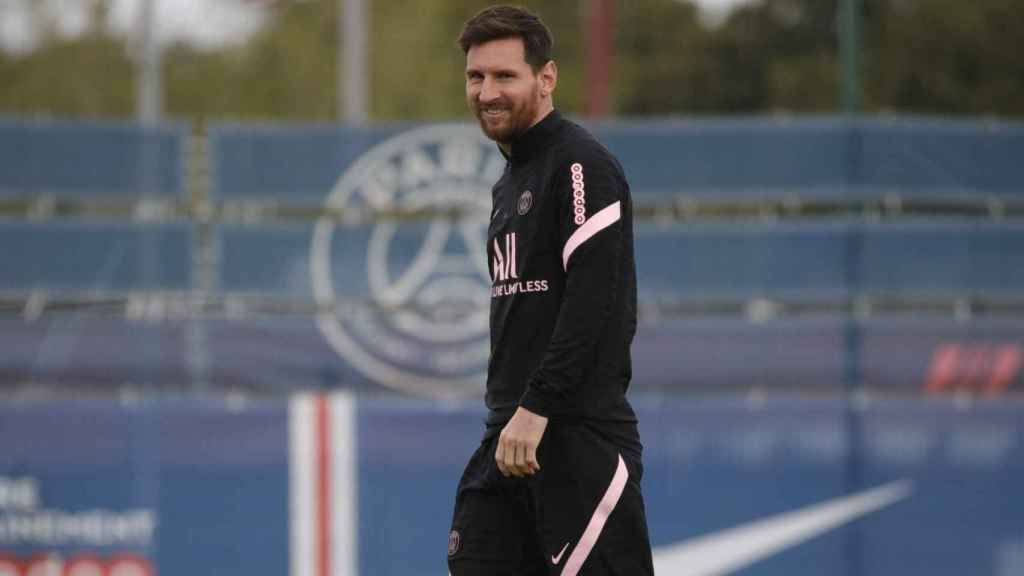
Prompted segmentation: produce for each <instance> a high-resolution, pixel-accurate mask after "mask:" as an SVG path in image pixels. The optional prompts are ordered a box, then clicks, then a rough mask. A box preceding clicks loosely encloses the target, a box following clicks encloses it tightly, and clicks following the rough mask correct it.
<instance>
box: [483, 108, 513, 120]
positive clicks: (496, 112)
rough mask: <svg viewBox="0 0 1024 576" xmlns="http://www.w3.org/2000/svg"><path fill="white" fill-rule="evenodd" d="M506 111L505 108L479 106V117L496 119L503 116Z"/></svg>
mask: <svg viewBox="0 0 1024 576" xmlns="http://www.w3.org/2000/svg"><path fill="white" fill-rule="evenodd" d="M507 113H508V110H507V109H505V108H481V109H480V117H481V118H487V119H492V120H496V119H498V118H501V117H503V116H505V115H506V114H507Z"/></svg>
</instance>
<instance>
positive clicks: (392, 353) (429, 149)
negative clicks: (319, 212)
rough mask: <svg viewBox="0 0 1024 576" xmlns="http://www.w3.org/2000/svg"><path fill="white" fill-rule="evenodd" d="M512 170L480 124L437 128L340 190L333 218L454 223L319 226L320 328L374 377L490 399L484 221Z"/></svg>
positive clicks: (393, 145)
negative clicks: (372, 216)
mask: <svg viewBox="0 0 1024 576" xmlns="http://www.w3.org/2000/svg"><path fill="white" fill-rule="evenodd" d="M504 166H505V159H504V157H503V156H502V155H501V153H500V152H499V151H498V149H497V147H495V145H494V143H493V142H491V141H490V140H487V139H486V138H484V137H483V135H482V134H480V132H479V130H478V129H476V127H472V126H469V125H440V126H429V127H424V128H420V129H416V130H411V131H409V132H404V133H401V134H398V135H397V136H395V137H393V138H391V139H388V140H385V141H384V142H382V143H380V144H378V145H377V146H375V147H373V148H371V149H370V150H369V151H367V152H366V153H365V154H363V155H362V156H361V157H360V158H359V159H357V160H356V161H355V162H354V163H352V165H351V166H350V167H349V169H348V170H346V171H345V173H344V174H342V175H341V177H340V179H339V180H338V182H337V184H336V185H335V186H334V189H333V190H332V191H331V193H330V195H329V196H328V198H327V201H326V207H327V208H328V209H329V210H344V211H348V210H354V211H359V210H375V211H383V212H387V211H395V212H396V213H400V214H406V213H409V212H417V211H428V210H429V211H434V212H438V213H441V214H451V216H445V217H432V218H430V219H400V218H392V219H379V220H377V221H375V222H373V223H372V224H370V225H367V226H362V227H359V226H338V225H337V224H336V222H335V221H334V220H333V219H331V218H322V219H320V220H319V221H318V222H317V224H316V228H315V230H314V232H313V242H312V248H311V253H310V269H311V273H312V284H313V296H314V298H315V299H316V302H317V304H318V305H320V306H321V307H322V310H325V311H323V312H321V313H320V314H319V315H318V318H317V323H318V325H319V327H320V331H321V333H322V334H323V335H324V338H326V340H327V341H328V342H329V343H330V345H331V346H332V348H334V350H335V351H336V352H337V353H338V354H339V355H340V356H341V357H342V358H343V359H345V360H346V361H347V362H348V363H349V364H350V365H351V366H352V367H354V368H355V369H356V370H358V371H359V372H360V373H361V374H363V375H364V376H366V377H367V378H369V379H370V380H372V381H374V382H377V383H379V384H382V385H385V386H389V387H391V388H395V389H399V390H402V391H405V392H410V393H415V394H428V395H439V396H456V395H465V394H478V393H480V392H482V390H483V383H484V380H485V377H486V371H487V359H488V357H489V355H490V344H489V338H488V309H489V305H490V297H489V296H490V292H489V288H490V284H491V282H490V276H489V274H488V268H487V254H486V248H485V247H486V241H487V224H488V219H487V217H488V211H489V209H490V204H491V197H490V190H491V186H492V185H493V184H494V182H496V181H497V180H498V178H499V177H500V176H501V173H502V171H503V169H504ZM349 302H356V303H357V304H356V305H346V303H349Z"/></svg>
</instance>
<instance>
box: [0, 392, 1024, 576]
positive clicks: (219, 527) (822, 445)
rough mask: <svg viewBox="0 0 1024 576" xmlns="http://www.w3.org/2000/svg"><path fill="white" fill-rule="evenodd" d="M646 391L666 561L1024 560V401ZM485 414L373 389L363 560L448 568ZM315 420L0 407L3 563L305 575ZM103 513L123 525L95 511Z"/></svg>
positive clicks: (363, 568)
mask: <svg viewBox="0 0 1024 576" xmlns="http://www.w3.org/2000/svg"><path fill="white" fill-rule="evenodd" d="M635 403H636V405H637V408H638V413H639V416H640V419H641V432H642V435H643V438H644V441H645V456H644V457H645V466H646V471H645V475H644V479H643V486H644V490H645V493H646V498H647V510H648V518H649V524H650V530H651V538H652V543H653V545H654V548H655V561H656V564H657V566H658V567H659V570H660V573H662V574H673V573H677V571H678V570H681V569H682V568H683V567H689V568H691V569H692V567H694V566H701V565H702V566H705V567H707V568H705V571H704V572H699V571H698V572H692V573H693V574H708V575H710V574H744V575H750V576H754V575H757V576H776V575H778V576H800V575H804V574H806V575H808V576H809V575H819V574H829V575H847V576H876V575H877V576H881V575H888V574H896V573H899V574H904V573H906V574H925V573H927V574H933V575H935V576H947V575H948V576H962V575H963V574H978V575H991V576H1014V575H1016V574H1020V573H1021V571H1022V570H1024V555H1022V554H1021V550H1022V546H1024V508H1022V507H1021V504H1020V502H1021V501H1024V493H1022V492H1021V491H1022V487H1024V443H1022V440H1021V439H1022V438H1024V406H1022V405H1021V404H1020V402H1019V401H1013V400H1001V401H999V402H976V403H969V404H965V403H962V402H955V401H953V402H947V401H898V402H896V401H890V402H881V403H867V404H848V403H845V402H841V401H831V400H787V399H775V400H767V401H742V400H697V399H688V400H683V399H678V398H674V399H672V398H670V399H666V398H660V397H640V398H639V399H636V400H635ZM289 414H291V416H289ZM331 417H332V418H337V419H345V418H348V417H349V416H347V415H345V414H344V413H334V414H333V415H332V416H331ZM482 417H483V412H482V410H481V409H480V407H479V406H478V405H477V404H476V403H471V404H455V405H446V406H442V405H438V404H430V403H426V402H421V401H403V402H395V401H393V400H392V401H383V400H375V401H368V400H364V401H361V402H358V403H357V405H356V409H355V414H354V418H355V421H354V423H353V425H354V427H353V428H352V430H354V435H351V436H349V435H346V436H337V437H333V438H331V442H334V443H336V444H337V445H341V446H344V445H349V444H351V445H352V446H353V448H354V463H355V469H354V471H353V470H351V469H346V470H347V472H346V471H343V470H342V468H341V467H340V466H341V465H339V467H336V468H335V470H336V472H335V473H336V474H337V475H338V476H335V477H334V478H335V482H337V484H333V485H334V486H340V485H341V484H340V483H341V482H342V480H341V478H340V475H341V474H348V473H350V472H354V477H355V481H356V492H355V499H354V500H342V501H341V502H338V503H336V505H335V506H333V507H332V510H333V512H332V514H334V515H340V516H342V517H344V516H346V515H350V514H353V513H354V514H357V516H356V518H355V521H354V526H355V532H354V534H355V538H356V541H357V547H356V550H355V552H356V553H357V555H356V558H357V562H358V566H359V571H360V574H365V575H373V576H408V575H410V574H419V575H424V576H434V575H436V576H444V575H445V574H446V568H445V549H446V543H447V535H448V527H449V522H450V518H451V507H452V501H453V498H454V490H455V484H456V482H457V479H458V477H459V475H460V473H461V470H462V467H463V466H464V465H465V463H466V460H467V458H468V456H469V454H470V452H471V451H472V450H473V449H474V447H475V445H476V444H477V443H478V442H479V440H480V437H481V434H482V431H483V426H482ZM290 418H291V420H290ZM295 418H296V412H295V411H290V410H289V409H287V407H286V406H285V405H284V404H278V403H273V404H267V405H264V404H237V403H236V404H230V403H229V404H221V403H204V402H197V401H187V402H186V401H163V402H158V403H153V402H147V403H141V404H137V405H122V406H115V405H111V404H107V403H83V402H73V403H60V404H4V405H0V561H2V559H3V558H4V557H14V558H19V559H26V558H29V557H31V556H32V555H33V554H37V553H42V552H56V553H59V554H61V555H62V556H63V557H65V558H73V557H80V556H82V555H85V554H92V555H96V556H99V557H101V558H111V557H114V556H115V555H117V554H120V553H125V552H127V553H131V554H134V555H137V556H139V557H141V558H143V559H144V560H146V561H148V562H151V563H152V564H153V566H154V567H155V569H156V572H157V573H159V574H164V575H168V574H179V573H189V574H196V575H206V574H208V575H211V576H212V575H217V576H232V575H235V574H238V575H242V574H262V573H273V574H288V573H289V571H290V568H289V567H290V566H292V567H294V566H296V563H295V558H294V557H293V555H294V554H295V553H296V552H295V550H300V549H301V547H299V548H295V547H294V546H295V542H294V541H293V540H292V538H294V537H295V535H294V533H293V531H294V529H295V525H293V524H292V521H293V520H294V519H295V518H296V516H294V512H295V510H294V509H290V508H289V502H292V506H294V503H295V502H296V500H295V499H294V493H293V491H294V488H295V486H294V485H293V482H294V481H295V479H296V478H297V476H295V474H294V472H295V468H294V466H295V461H296V459H303V458H308V457H310V455H311V454H310V453H305V452H303V453H296V452H295V449H296V448H295V446H296V444H295V442H294V432H295V430H296V427H295V426H296V424H297V425H298V426H299V427H300V428H301V427H303V426H314V423H313V422H311V421H308V420H299V421H296V420H295ZM290 462H291V464H290ZM342 464H344V463H342ZM290 467H291V468H290ZM290 492H292V493H293V494H292V496H289V494H290ZM89 514H92V516H88V515H89ZM87 517H89V518H93V520H92V522H94V523H99V524H98V525H102V526H107V527H108V528H105V529H104V528H99V529H85V528H80V526H83V525H82V524H74V523H75V522H76V521H81V520H84V519H85V518H87ZM40 518H48V519H49V520H40ZM97 518H98V519H97ZM289 518H291V519H292V520H289ZM119 522H120V524H118V523H119ZM54 526H59V528H54ZM112 526H119V528H111V527H112ZM799 526H803V527H804V530H798V529H797V528H798V527H799ZM808 526H810V528H808ZM766 541H767V542H771V543H772V544H771V545H769V546H767V547H764V546H760V547H759V546H757V545H755V543H756V542H761V543H763V542H766ZM713 544H717V545H722V546H725V549H726V550H728V551H729V554H727V555H726V557H725V558H723V557H722V555H720V554H719V555H716V554H715V553H714V552H713V548H714V546H712V545H713ZM350 552H353V551H351V550H347V549H343V548H337V549H334V550H333V552H332V553H333V555H334V560H335V561H336V562H338V563H341V562H342V560H343V559H344V558H346V557H348V554H349V553H350ZM716 566H717V568H716V569H715V570H714V571H712V568H711V567H716ZM291 573H292V574H293V575H294V576H301V574H297V573H296V572H295V571H294V569H292V571H291Z"/></svg>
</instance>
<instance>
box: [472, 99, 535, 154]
mask: <svg viewBox="0 0 1024 576" xmlns="http://www.w3.org/2000/svg"><path fill="white" fill-rule="evenodd" d="M539 108H540V98H539V96H537V95H531V97H530V98H529V99H524V100H522V101H520V102H515V101H512V100H508V99H504V98H503V99H501V100H497V101H495V102H491V103H489V104H486V105H484V104H481V103H479V102H473V115H474V116H476V119H477V121H478V122H479V123H480V130H482V131H483V133H484V135H485V136H487V137H488V138H490V139H491V140H494V141H495V142H498V143H500V144H508V143H510V142H512V141H513V140H515V139H516V138H518V137H519V136H520V135H522V134H523V133H524V132H526V131H527V130H529V129H530V126H532V125H533V120H534V118H535V117H536V116H537V110H538V109H539ZM491 112H496V113H495V114H491Z"/></svg>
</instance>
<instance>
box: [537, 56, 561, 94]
mask: <svg viewBox="0 0 1024 576" xmlns="http://www.w3.org/2000/svg"><path fill="white" fill-rule="evenodd" d="M537 78H539V79H540V91H541V94H543V95H545V96H550V95H551V94H552V93H554V91H555V85H557V84H558V66H557V65H556V64H555V61H554V60H548V63H547V64H545V65H544V67H543V68H541V69H540V72H538V73H537Z"/></svg>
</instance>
